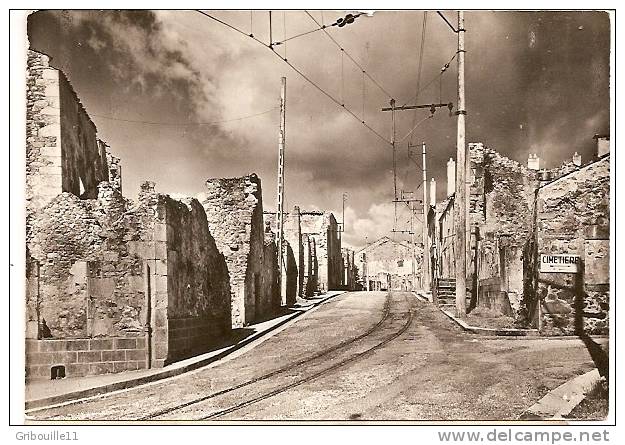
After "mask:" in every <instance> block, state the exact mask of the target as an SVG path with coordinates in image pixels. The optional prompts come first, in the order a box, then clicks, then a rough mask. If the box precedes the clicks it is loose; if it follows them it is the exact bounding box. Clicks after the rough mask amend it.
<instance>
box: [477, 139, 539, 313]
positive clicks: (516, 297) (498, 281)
mask: <svg viewBox="0 0 625 445" xmlns="http://www.w3.org/2000/svg"><path fill="white" fill-rule="evenodd" d="M469 148H470V150H471V162H472V183H471V209H470V210H471V212H470V217H471V222H472V224H473V225H474V226H476V227H477V233H475V230H474V233H473V235H472V244H471V248H472V249H471V250H472V252H470V253H471V258H472V261H471V262H469V263H467V264H468V265H470V266H469V267H470V269H469V270H468V271H467V274H468V275H469V276H473V275H475V276H476V279H477V280H478V282H477V283H476V282H475V281H473V286H475V285H477V291H478V300H477V301H478V304H479V305H483V306H487V307H490V308H492V309H498V310H500V311H501V312H503V313H505V314H507V315H514V316H516V315H517V313H518V311H519V310H520V308H521V300H522V296H523V248H524V245H525V243H526V240H527V238H528V236H529V233H530V231H531V227H532V223H533V206H534V193H535V190H536V187H537V185H538V183H537V180H536V174H535V172H534V171H533V170H530V169H528V168H527V167H526V166H524V165H522V164H520V163H518V162H516V161H514V160H511V159H508V158H507V157H505V156H502V155H500V154H499V153H497V152H496V151H494V150H491V149H489V148H486V147H484V146H483V145H482V144H469ZM476 235H477V236H476ZM476 260H477V263H476V262H475V261H476Z"/></svg>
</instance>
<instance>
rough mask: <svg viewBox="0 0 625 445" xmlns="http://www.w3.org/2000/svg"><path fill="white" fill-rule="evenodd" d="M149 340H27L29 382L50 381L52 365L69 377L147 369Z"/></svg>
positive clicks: (27, 377)
mask: <svg viewBox="0 0 625 445" xmlns="http://www.w3.org/2000/svg"><path fill="white" fill-rule="evenodd" d="M146 360H147V339H146V337H137V338H123V337H101V338H73V339H45V340H36V339H27V340H26V379H27V380H30V379H50V377H51V368H52V366H58V365H61V366H64V367H65V376H66V377H81V376H88V375H97V374H106V373H112V372H121V371H134V370H138V369H146V367H147V362H146Z"/></svg>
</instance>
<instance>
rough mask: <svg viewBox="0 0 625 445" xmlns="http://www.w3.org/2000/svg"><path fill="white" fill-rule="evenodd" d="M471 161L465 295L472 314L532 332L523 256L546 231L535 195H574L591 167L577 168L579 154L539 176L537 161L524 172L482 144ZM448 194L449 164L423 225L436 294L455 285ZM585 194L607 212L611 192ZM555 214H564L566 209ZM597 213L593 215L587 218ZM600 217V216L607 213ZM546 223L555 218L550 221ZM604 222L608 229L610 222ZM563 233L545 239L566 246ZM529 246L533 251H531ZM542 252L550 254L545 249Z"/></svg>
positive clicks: (530, 268) (532, 303) (528, 267)
mask: <svg viewBox="0 0 625 445" xmlns="http://www.w3.org/2000/svg"><path fill="white" fill-rule="evenodd" d="M469 153H470V165H471V177H470V188H469V192H470V195H469V219H468V223H469V226H470V237H469V239H468V245H467V247H468V248H467V288H468V289H467V291H468V295H471V296H472V297H473V298H472V300H471V302H470V306H474V305H480V306H485V307H488V308H491V309H494V310H497V311H499V312H501V313H502V314H506V315H510V316H513V317H515V318H516V319H517V320H518V321H519V322H520V323H524V324H526V325H528V324H534V325H536V324H537V323H536V317H537V316H538V315H537V314H538V310H539V307H538V305H537V304H536V300H535V299H533V297H532V296H531V295H530V294H528V276H533V275H532V274H535V273H536V267H537V265H536V264H535V258H534V257H533V256H532V255H530V254H529V252H530V251H528V243H529V242H530V241H531V240H536V241H535V242H536V243H538V241H537V240H539V239H542V238H541V236H539V235H537V231H538V232H540V228H541V227H545V226H546V223H544V222H540V218H541V216H540V213H541V208H542V207H540V206H538V207H537V203H540V202H541V200H540V196H541V195H544V194H546V193H548V190H551V189H552V188H553V187H555V186H550V185H547V184H548V183H551V182H553V181H555V182H557V183H559V184H562V187H563V188H565V189H572V190H577V189H578V188H579V186H578V185H577V183H578V181H581V179H580V178H581V177H582V176H583V174H582V171H585V169H587V168H590V167H589V166H584V167H582V162H581V157H580V156H579V155H578V154H577V153H576V154H575V156H574V157H573V159H572V160H569V161H566V162H564V163H563V164H562V165H560V166H558V167H557V168H554V169H551V170H545V169H540V159H539V158H538V157H537V156H536V155H530V157H529V159H528V165H527V166H525V165H522V164H520V163H518V162H516V161H514V160H511V159H508V158H506V157H505V156H502V155H500V154H499V153H497V152H496V151H494V150H491V149H489V148H487V147H484V145H483V144H481V143H475V144H469ZM607 158H608V160H607V161H605V160H603V161H602V162H603V164H601V165H604V166H605V165H607V168H608V170H606V171H604V172H603V176H599V177H601V178H602V180H603V181H604V183H606V184H608V185H609V156H608V157H607ZM590 165H593V164H590ZM558 178H562V179H558ZM565 178H568V179H565ZM606 178H607V179H606ZM558 181H560V182H558ZM606 181H607V182H606ZM590 185H591V184H590V183H588V186H590ZM604 185H605V184H604ZM454 190H455V163H453V161H452V160H450V163H449V164H448V192H447V195H448V196H447V198H446V199H445V200H443V201H442V202H440V203H438V204H437V205H436V207H435V209H432V210H431V212H430V215H429V218H428V223H429V225H430V227H429V233H430V236H431V237H432V238H433V239H434V243H433V245H432V246H431V248H432V249H433V251H434V252H435V256H434V258H433V261H432V270H431V271H430V272H431V273H432V275H433V276H434V278H435V280H434V287H435V286H436V284H437V283H449V282H452V283H453V282H455V249H456V246H455V233H454V226H453V224H454ZM586 192H587V195H592V194H593V193H594V194H596V196H598V197H600V198H597V199H599V200H601V199H603V200H607V201H604V204H605V202H607V204H605V205H607V208H609V191H608V192H606V190H604V187H603V186H602V185H601V184H600V183H598V184H596V187H594V188H593V189H592V190H587V191H586ZM597 199H595V200H594V201H593V199H592V198H590V197H588V196H586V195H585V196H582V199H580V201H581V202H582V203H580V204H578V205H579V206H580V207H584V206H586V205H587V204H585V201H589V202H595V203H596V201H597ZM565 201H566V202H568V201H567V200H566V199H565V200H564V201H558V203H559V204H562V202H565ZM589 205H590V204H589ZM555 207H556V208H557V207H558V205H555ZM560 210H562V211H564V207H562V208H561V209H560ZM596 211H597V210H596V209H593V212H596ZM601 211H602V212H604V213H605V206H604V207H602V210H601ZM433 215H435V216H433ZM550 215H551V216H550V218H553V216H554V214H551V213H550ZM537 218H538V219H537ZM606 220H607V221H609V217H607V218H606ZM580 224H581V223H579V224H577V226H579V225H580ZM585 224H588V223H585ZM571 227H575V225H572V226H571ZM563 228H564V225H563V224H560V225H558V226H557V227H552V229H553V230H552V235H548V234H545V235H544V236H546V237H547V238H550V237H551V238H557V239H561V238H564V239H568V237H570V236H571V235H566V233H563ZM571 230H573V229H571ZM580 230H581V229H580ZM564 232H566V231H564ZM545 233H546V232H545ZM576 236H577V235H576ZM580 243H581V241H580ZM582 244H583V243H582ZM567 245H569V244H567ZM570 245H571V246H572V244H570ZM533 246H534V247H536V244H533ZM536 248H538V247H536ZM540 249H542V250H547V251H548V250H549V249H548V248H546V245H545V246H541V247H540ZM532 258H534V259H532ZM604 284H605V283H604ZM535 287H539V286H538V285H535ZM530 288H531V286H530ZM435 290H436V289H435ZM599 324H600V325H601V323H599ZM545 326H546V324H545Z"/></svg>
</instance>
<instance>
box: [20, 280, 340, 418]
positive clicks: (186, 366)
mask: <svg viewBox="0 0 625 445" xmlns="http://www.w3.org/2000/svg"><path fill="white" fill-rule="evenodd" d="M343 293H345V291H329V292H328V293H326V294H324V295H321V296H319V297H317V298H311V299H308V300H305V301H299V302H298V303H297V304H296V305H295V306H293V307H290V308H289V309H290V310H291V311H292V312H291V313H289V314H285V315H282V316H280V317H277V318H273V319H271V320H267V321H263V322H261V323H257V324H253V325H249V326H246V329H249V330H252V331H253V332H252V334H251V335H249V336H247V337H245V338H244V339H242V340H240V341H238V342H237V343H235V344H232V345H229V346H226V347H223V348H220V349H217V350H214V351H211V352H208V353H206V354H202V355H198V356H196V357H191V358H188V359H186V360H181V361H178V362H176V363H172V364H171V365H168V366H165V367H164V368H152V369H144V370H140V371H127V372H120V373H116V374H103V375H95V376H87V377H75V378H67V379H59V380H33V381H30V382H26V388H25V400H26V410H31V409H36V408H42V407H47V406H50V405H56V404H61V403H65V402H69V401H74V400H77V399H83V398H86V397H92V396H96V395H99V394H105V393H109V392H112V391H119V390H123V389H127V388H132V387H134V386H139V385H143V384H146V383H150V382H154V381H157V380H162V379H166V378H168V377H173V376H176V375H180V374H183V373H185V372H188V371H192V370H194V369H198V368H201V367H203V366H206V365H208V364H210V363H213V362H216V361H218V360H221V359H223V358H224V357H226V356H228V355H230V354H232V353H233V352H235V351H237V350H239V349H241V348H243V347H244V346H246V345H249V347H254V346H256V344H251V343H253V342H255V341H256V340H259V339H261V337H265V336H266V335H267V334H268V333H270V332H272V331H275V330H276V329H278V328H279V327H281V326H284V325H285V324H286V323H288V322H289V321H291V320H294V319H296V318H297V317H299V316H300V315H302V314H305V313H306V312H308V311H309V310H311V309H313V308H315V307H317V306H319V305H321V304H323V303H324V302H326V301H327V300H329V299H330V298H333V297H335V296H337V295H340V294H343ZM262 340H265V338H263V339H262ZM261 342H262V341H258V342H257V344H260V343H261Z"/></svg>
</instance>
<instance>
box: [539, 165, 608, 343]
mask: <svg viewBox="0 0 625 445" xmlns="http://www.w3.org/2000/svg"><path fill="white" fill-rule="evenodd" d="M536 216H537V220H536V226H535V231H536V233H535V237H536V252H534V254H535V255H536V257H537V258H539V256H540V254H572V255H580V257H581V258H582V270H581V273H580V274H567V273H536V278H537V279H536V282H535V283H534V289H535V292H536V296H537V298H538V299H539V301H540V302H541V303H540V313H541V319H540V328H541V332H542V333H543V334H546V335H571V334H575V316H576V315H577V316H581V317H582V318H583V327H584V330H585V331H586V333H589V334H606V333H607V332H608V324H609V323H608V313H609V305H610V286H609V282H610V276H609V270H610V269H609V267H610V266H609V264H610V262H609V253H610V156H606V157H604V158H602V159H599V160H598V161H596V162H593V163H591V164H589V165H586V166H584V167H582V168H581V169H579V170H576V171H573V172H571V173H570V174H568V175H565V176H563V177H561V178H559V179H557V180H555V181H553V182H551V183H548V184H546V185H543V186H541V187H540V189H539V190H538V192H537V201H536ZM536 267H539V263H538V262H537V263H536ZM576 294H577V295H582V297H583V298H582V299H580V300H579V301H580V303H581V304H580V307H579V308H576V305H575V303H576V301H575V296H576ZM580 311H581V313H580Z"/></svg>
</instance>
